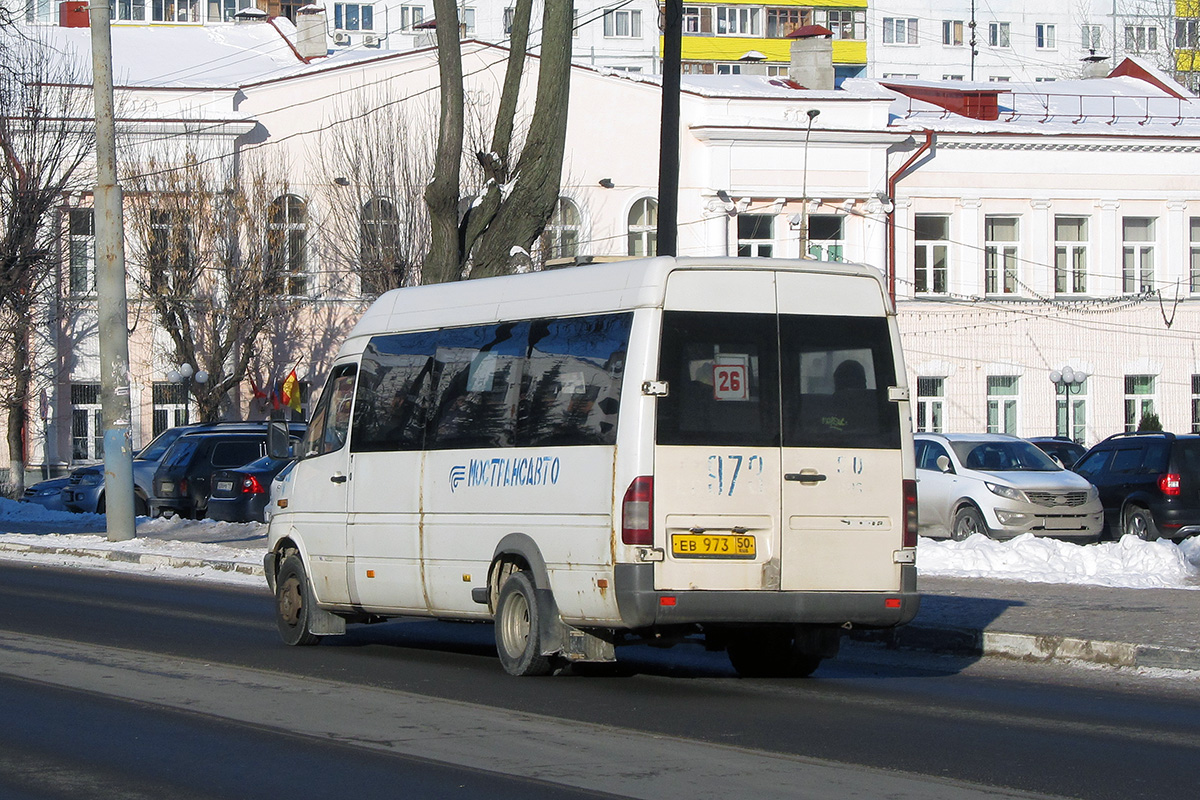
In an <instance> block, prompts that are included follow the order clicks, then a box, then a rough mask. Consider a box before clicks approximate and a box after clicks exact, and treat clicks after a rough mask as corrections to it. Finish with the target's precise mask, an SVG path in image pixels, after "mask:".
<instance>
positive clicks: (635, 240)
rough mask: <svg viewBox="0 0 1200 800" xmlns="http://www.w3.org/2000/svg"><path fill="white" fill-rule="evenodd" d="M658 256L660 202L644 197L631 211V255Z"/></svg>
mask: <svg viewBox="0 0 1200 800" xmlns="http://www.w3.org/2000/svg"><path fill="white" fill-rule="evenodd" d="M657 254H658V201H657V200H655V199H654V198H653V197H643V198H642V199H641V200H638V201H637V202H636V203H634V204H633V208H631V209H629V255H631V256H653V255H657Z"/></svg>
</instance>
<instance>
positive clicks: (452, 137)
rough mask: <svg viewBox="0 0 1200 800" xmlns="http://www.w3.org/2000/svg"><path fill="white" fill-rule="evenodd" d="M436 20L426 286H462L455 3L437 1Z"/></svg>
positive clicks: (460, 128) (460, 91)
mask: <svg viewBox="0 0 1200 800" xmlns="http://www.w3.org/2000/svg"><path fill="white" fill-rule="evenodd" d="M433 13H434V17H435V19H436V20H437V45H438V75H439V78H440V80H441V118H440V121H439V122H440V124H439V128H438V142H437V150H436V151H435V154H434V162H433V180H432V181H430V183H429V185H428V186H427V187H425V204H426V205H427V206H428V207H429V222H430V228H431V230H430V239H431V241H430V248H429V255H428V257H427V258H426V259H425V265H424V268H423V270H422V278H421V282H422V283H439V282H442V281H450V280H457V279H458V277H459V276H460V267H459V264H460V263H461V262H462V255H461V254H462V250H461V244H460V241H459V235H458V198H459V180H460V173H461V170H462V147H463V118H464V115H463V75H462V49H461V44H460V41H459V35H458V3H457V1H456V0H433Z"/></svg>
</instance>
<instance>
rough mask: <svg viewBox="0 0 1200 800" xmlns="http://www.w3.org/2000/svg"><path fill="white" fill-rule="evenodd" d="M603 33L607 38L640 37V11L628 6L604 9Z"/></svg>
mask: <svg viewBox="0 0 1200 800" xmlns="http://www.w3.org/2000/svg"><path fill="white" fill-rule="evenodd" d="M604 35H605V36H606V37H608V38H617V39H640V38H641V36H642V12H641V11H639V10H637V9H629V8H618V9H616V10H614V11H605V12H604Z"/></svg>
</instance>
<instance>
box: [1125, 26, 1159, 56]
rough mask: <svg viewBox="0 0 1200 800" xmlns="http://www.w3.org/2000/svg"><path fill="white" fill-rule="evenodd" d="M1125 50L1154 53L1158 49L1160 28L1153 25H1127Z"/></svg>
mask: <svg viewBox="0 0 1200 800" xmlns="http://www.w3.org/2000/svg"><path fill="white" fill-rule="evenodd" d="M1125 50H1126V52H1129V53H1153V52H1155V51H1156V50H1158V28H1156V27H1154V26H1153V25H1126V26H1125Z"/></svg>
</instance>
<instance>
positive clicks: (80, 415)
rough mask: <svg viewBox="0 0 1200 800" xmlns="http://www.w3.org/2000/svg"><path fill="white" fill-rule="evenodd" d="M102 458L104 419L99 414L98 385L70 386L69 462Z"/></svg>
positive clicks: (81, 384) (82, 384) (80, 384)
mask: <svg viewBox="0 0 1200 800" xmlns="http://www.w3.org/2000/svg"><path fill="white" fill-rule="evenodd" d="M101 458H104V417H103V415H102V414H101V413H100V384H98V383H72V384H71V460H73V461H98V460H99V459H101Z"/></svg>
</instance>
